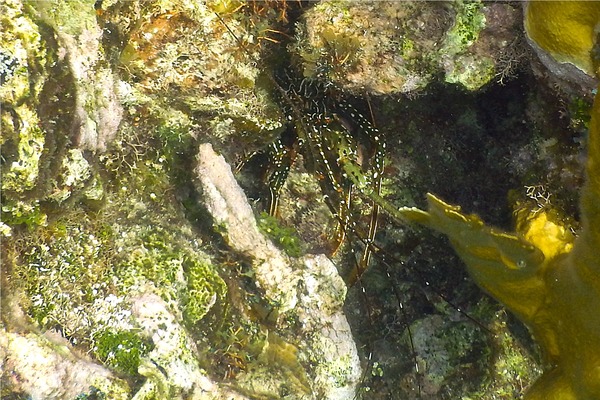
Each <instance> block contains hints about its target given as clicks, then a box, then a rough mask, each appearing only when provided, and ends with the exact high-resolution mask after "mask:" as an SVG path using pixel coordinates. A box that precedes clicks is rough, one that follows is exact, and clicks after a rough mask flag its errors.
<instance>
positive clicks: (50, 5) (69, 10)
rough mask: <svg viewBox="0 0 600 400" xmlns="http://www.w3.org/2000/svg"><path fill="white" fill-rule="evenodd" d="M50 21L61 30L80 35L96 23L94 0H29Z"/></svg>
mask: <svg viewBox="0 0 600 400" xmlns="http://www.w3.org/2000/svg"><path fill="white" fill-rule="evenodd" d="M28 3H29V4H31V5H32V6H33V7H34V8H35V9H36V10H37V11H38V12H39V13H40V14H41V16H42V18H44V19H45V20H46V22H48V23H49V24H51V25H53V26H56V27H58V28H59V30H61V31H63V32H65V33H67V34H69V35H72V36H79V35H80V34H81V33H82V32H83V30H84V29H86V28H89V27H93V26H95V25H96V11H95V10H94V1H93V0H69V1H61V0H46V1H28Z"/></svg>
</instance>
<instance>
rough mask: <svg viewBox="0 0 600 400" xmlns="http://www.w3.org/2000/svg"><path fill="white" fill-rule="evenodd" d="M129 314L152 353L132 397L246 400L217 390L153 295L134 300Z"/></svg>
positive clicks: (186, 338) (186, 337) (181, 330)
mask: <svg viewBox="0 0 600 400" xmlns="http://www.w3.org/2000/svg"><path fill="white" fill-rule="evenodd" d="M132 313H133V315H134V318H135V320H136V322H137V323H138V324H139V325H140V329H141V330H142V334H143V335H147V336H149V337H151V338H152V341H153V343H154V345H155V347H154V349H153V350H152V351H151V352H150V353H148V354H147V356H146V357H145V358H144V359H143V360H142V363H141V364H140V367H139V373H140V374H141V375H143V376H145V377H146V378H147V380H146V382H145V383H144V385H143V386H142V387H141V388H140V389H139V391H138V392H137V393H136V394H135V396H134V397H133V399H134V400H144V399H156V398H159V399H166V398H169V399H174V400H175V399H189V398H192V399H198V400H202V399H206V400H209V399H210V400H245V399H247V397H246V396H243V395H241V394H238V393H235V392H234V391H231V390H229V389H223V388H220V387H219V386H218V385H217V384H216V383H215V382H213V381H212V380H211V379H209V378H208V377H207V376H206V374H205V373H204V372H203V370H202V369H201V368H200V365H199V364H198V360H197V349H196V346H195V345H194V343H193V341H192V340H191V338H190V337H189V335H188V334H187V333H186V331H185V330H184V328H183V327H182V326H181V325H180V324H179V323H178V322H177V318H175V316H173V315H172V314H171V313H170V312H169V310H168V305H167V304H166V303H165V302H164V300H163V299H161V298H160V297H159V296H157V295H155V294H151V293H149V294H144V295H141V296H139V297H138V298H136V299H134V300H133V306H132Z"/></svg>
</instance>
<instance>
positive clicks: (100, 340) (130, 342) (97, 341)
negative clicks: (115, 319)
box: [92, 329, 152, 375]
mask: <svg viewBox="0 0 600 400" xmlns="http://www.w3.org/2000/svg"><path fill="white" fill-rule="evenodd" d="M92 341H93V345H92V351H93V352H94V355H95V356H96V357H97V358H98V359H99V360H100V361H102V362H103V363H104V364H105V365H107V366H109V367H111V368H113V369H115V370H116V371H119V372H123V373H125V374H128V375H135V374H137V372H138V367H139V365H140V359H141V358H142V357H143V356H145V355H146V354H147V353H148V352H149V351H150V350H151V347H152V346H151V344H149V343H148V342H146V341H143V340H142V339H141V338H140V337H139V335H138V333H136V332H134V331H121V330H112V329H105V330H102V331H99V332H96V333H95V334H94V335H93V336H92Z"/></svg>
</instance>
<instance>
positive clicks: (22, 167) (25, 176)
mask: <svg viewBox="0 0 600 400" xmlns="http://www.w3.org/2000/svg"><path fill="white" fill-rule="evenodd" d="M15 111H16V112H17V114H18V115H19V117H20V120H21V129H20V130H19V132H17V135H18V138H17V140H18V145H17V146H18V156H17V159H16V160H15V161H13V162H12V163H11V164H10V166H9V167H8V170H6V171H3V173H2V190H3V191H4V190H9V191H13V192H16V193H23V192H26V191H28V190H31V189H33V188H34V187H35V185H36V183H37V178H38V175H39V163H40V158H41V156H42V152H43V150H44V143H45V136H44V132H43V131H42V130H41V129H40V128H39V127H38V126H39V123H40V121H39V119H38V117H37V115H35V114H34V113H33V112H32V111H31V110H30V109H29V108H28V107H27V106H21V107H18V108H17V109H16V110H15Z"/></svg>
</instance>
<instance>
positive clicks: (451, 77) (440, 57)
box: [294, 0, 522, 94]
mask: <svg viewBox="0 0 600 400" xmlns="http://www.w3.org/2000/svg"><path fill="white" fill-rule="evenodd" d="M518 20H519V12H518V9H515V8H514V7H512V6H510V5H508V4H500V3H483V2H479V1H462V0H456V1H453V2H419V1H414V2H413V1H402V2H338V1H322V2H320V3H318V4H317V5H315V6H314V7H313V8H312V9H310V10H308V11H307V12H306V13H305V15H304V16H303V25H300V26H299V33H298V34H297V36H298V37H297V41H298V43H297V44H296V45H294V52H295V53H296V54H298V55H299V56H300V58H301V60H302V64H303V67H304V75H305V76H306V77H321V78H324V79H327V80H330V81H332V82H334V83H336V84H337V85H339V86H341V87H343V88H344V89H345V90H348V91H351V92H355V93H362V94H364V93H369V94H392V93H410V92H413V91H416V90H419V89H422V88H424V87H425V86H427V85H428V84H429V83H430V82H432V81H433V80H434V79H435V76H436V75H438V74H439V73H440V72H443V73H444V74H445V80H446V82H450V83H458V84H461V85H463V86H464V87H465V88H467V89H468V90H477V89H479V88H480V87H482V86H483V85H485V84H486V83H488V82H490V81H492V80H493V79H495V78H499V79H502V78H504V79H506V78H507V77H509V76H510V75H511V74H512V73H513V71H512V69H514V68H515V67H516V65H517V64H518V63H519V62H520V58H521V53H522V51H520V50H518V47H519V46H521V45H522V43H520V42H519V40H518V38H519V31H520V29H519V25H518Z"/></svg>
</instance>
